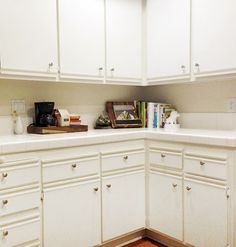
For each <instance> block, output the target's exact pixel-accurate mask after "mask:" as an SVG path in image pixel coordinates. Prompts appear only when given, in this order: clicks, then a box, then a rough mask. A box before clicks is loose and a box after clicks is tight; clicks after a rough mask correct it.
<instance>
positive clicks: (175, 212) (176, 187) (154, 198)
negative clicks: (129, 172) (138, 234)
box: [149, 173, 183, 241]
mask: <svg viewBox="0 0 236 247" xmlns="http://www.w3.org/2000/svg"><path fill="white" fill-rule="evenodd" d="M149 227H150V228H152V229H154V230H156V231H159V232H162V233H164V234H167V235H169V236H171V237H174V238H176V239H178V240H181V241H182V240H183V207H182V179H181V177H176V176H172V175H167V174H161V173H151V174H150V176H149Z"/></svg>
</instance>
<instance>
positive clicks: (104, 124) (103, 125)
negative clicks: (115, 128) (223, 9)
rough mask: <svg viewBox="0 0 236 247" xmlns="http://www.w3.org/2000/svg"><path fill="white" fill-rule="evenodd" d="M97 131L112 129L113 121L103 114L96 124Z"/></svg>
mask: <svg viewBox="0 0 236 247" xmlns="http://www.w3.org/2000/svg"><path fill="white" fill-rule="evenodd" d="M94 128H95V129H110V128H111V121H110V118H109V117H108V115H107V114H106V113H103V114H101V115H100V116H99V117H98V119H97V120H96V122H95V127H94Z"/></svg>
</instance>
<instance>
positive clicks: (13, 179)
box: [0, 162, 40, 190]
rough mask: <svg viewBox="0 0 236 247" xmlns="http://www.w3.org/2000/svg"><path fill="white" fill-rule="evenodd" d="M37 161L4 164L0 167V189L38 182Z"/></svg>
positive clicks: (38, 168)
mask: <svg viewBox="0 0 236 247" xmlns="http://www.w3.org/2000/svg"><path fill="white" fill-rule="evenodd" d="M39 181H40V166H39V163H30V162H29V163H27V164H17V165H4V166H2V167H0V190H1V189H6V188H8V187H16V186H17V187H18V186H21V185H26V184H31V183H39Z"/></svg>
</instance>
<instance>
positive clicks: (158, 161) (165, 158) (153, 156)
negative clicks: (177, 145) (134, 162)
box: [149, 148, 183, 169]
mask: <svg viewBox="0 0 236 247" xmlns="http://www.w3.org/2000/svg"><path fill="white" fill-rule="evenodd" d="M149 163H150V165H157V166H164V167H169V168H175V169H182V168H183V165H182V152H181V151H174V150H173V151H172V150H164V149H163V150H162V149H155V148H150V149H149Z"/></svg>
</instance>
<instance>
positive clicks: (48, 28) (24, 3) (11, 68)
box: [0, 0, 57, 73]
mask: <svg viewBox="0 0 236 247" xmlns="http://www.w3.org/2000/svg"><path fill="white" fill-rule="evenodd" d="M0 6H1V8H0V58H1V69H2V73H10V72H12V73H17V72H24V73H27V72H30V73H34V72H38V73H48V72H57V23H56V21H57V16H56V0H21V1H18V0H8V1H4V0H0Z"/></svg>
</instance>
